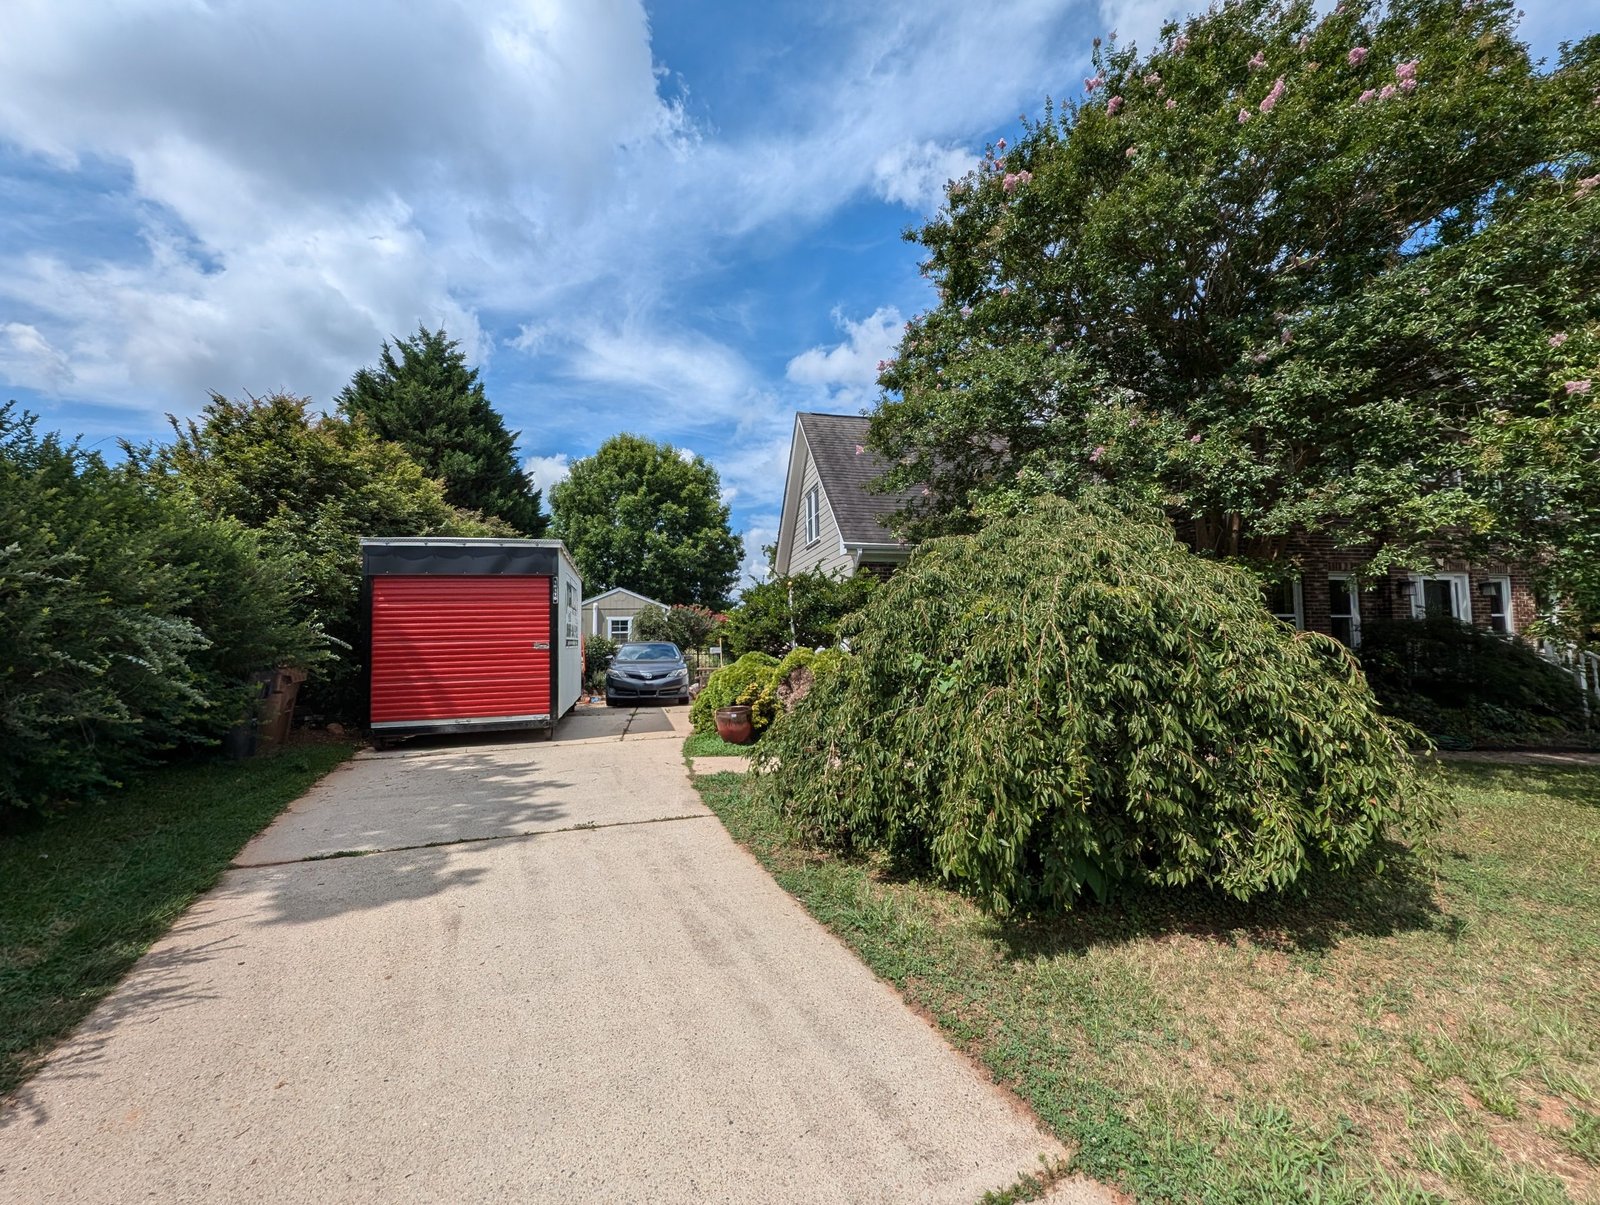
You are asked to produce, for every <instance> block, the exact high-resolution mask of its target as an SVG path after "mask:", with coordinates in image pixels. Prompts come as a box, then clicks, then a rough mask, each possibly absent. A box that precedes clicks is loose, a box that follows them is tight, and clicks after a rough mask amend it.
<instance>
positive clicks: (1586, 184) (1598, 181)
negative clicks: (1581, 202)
mask: <svg viewBox="0 0 1600 1205" xmlns="http://www.w3.org/2000/svg"><path fill="white" fill-rule="evenodd" d="M1597 188H1600V176H1589V177H1586V178H1585V179H1582V180H1579V181H1578V188H1577V193H1578V195H1579V196H1580V197H1586V196H1588V195H1589V194H1590V193H1592V192H1593V191H1594V190H1595V189H1597Z"/></svg>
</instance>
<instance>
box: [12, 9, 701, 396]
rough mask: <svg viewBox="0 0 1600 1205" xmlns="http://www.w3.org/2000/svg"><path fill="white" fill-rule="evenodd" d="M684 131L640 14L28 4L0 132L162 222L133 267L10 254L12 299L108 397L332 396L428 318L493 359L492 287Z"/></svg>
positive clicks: (15, 14) (19, 14)
mask: <svg viewBox="0 0 1600 1205" xmlns="http://www.w3.org/2000/svg"><path fill="white" fill-rule="evenodd" d="M682 131H683V123H682V120H681V116H680V114H679V113H678V111H677V109H676V107H675V106H674V105H672V104H671V103H669V102H667V101H666V100H664V99H663V98H662V97H661V96H660V95H658V93H657V78H656V75H655V73H654V66H653V63H652V58H651V50H650V39H649V27H648V22H647V19H646V15H645V13H644V10H643V7H642V5H641V4H640V3H638V2H637V0H617V2H614V3H609V4H606V5H598V6H597V5H592V4H588V3H583V2H581V0H548V2H544V3H539V4H533V5H530V4H528V3H525V2H523V0H495V2H491V3H485V4H480V5H476V6H474V7H473V9H472V12H471V15H470V16H469V14H468V13H467V12H466V11H465V10H463V9H461V8H460V6H459V5H457V4H455V3H453V2H451V0H418V2H417V3H413V4H410V5H408V6H407V10H406V13H405V15H404V18H403V19H396V18H395V16H394V14H374V13H372V12H369V11H365V6H360V5H355V4H333V5H330V4H326V3H323V2H322V0H285V2H283V3H277V4H273V5H268V6H258V7H250V8H247V9H233V8H231V7H224V8H220V9H210V8H203V7H197V6H193V5H189V4H185V3H177V2H174V0H130V2H127V3H123V4H120V5H118V6H115V7H114V8H110V9H108V8H107V7H106V6H105V5H103V4H100V3H96V2H95V0H75V2H74V0H11V3H10V5H9V6H8V9H7V17H6V37H5V38H4V39H3V40H0V138H4V139H8V140H10V141H11V142H13V143H14V144H16V145H17V146H19V147H20V148H22V149H23V150H24V151H27V152H33V153H36V154H39V155H42V156H45V157H47V158H49V159H52V160H53V161H55V162H57V163H58V164H61V165H65V166H71V165H72V164H73V163H75V162H76V161H77V160H78V159H79V158H80V157H82V156H84V155H96V156H101V157H105V158H108V159H110V160H113V161H120V162H123V163H126V164H127V165H128V166H129V168H130V169H131V172H132V176H133V181H134V188H135V190H136V192H137V193H138V194H139V196H141V197H142V198H144V199H145V200H146V201H147V202H154V204H155V208H154V209H150V210H149V211H148V212H149V218H148V223H147V227H146V229H145V231H144V238H145V241H146V244H147V249H148V255H147V256H146V257H145V258H143V259H142V260H135V261H129V260H127V259H123V260H119V261H117V262H116V263H114V264H111V263H107V264H94V263H90V264H88V265H83V264H82V262H81V260H78V261H75V262H74V263H73V265H72V266H69V265H68V263H67V262H66V261H65V260H64V259H63V258H59V257H55V256H52V255H50V254H47V253H36V254H33V255H31V256H24V257H15V256H14V257H12V258H10V259H9V260H5V261H0V281H3V284H0V300H4V301H5V302H8V303H9V305H10V307H11V308H13V309H16V310H19V311H22V312H26V314H27V315H28V317H29V319H30V320H31V321H32V322H33V324H34V325H35V326H37V327H38V329H39V330H40V331H41V332H42V334H43V336H44V337H46V338H48V339H49V340H50V341H51V342H52V343H53V344H54V345H55V346H56V347H57V348H58V349H59V350H60V351H61V353H62V354H63V355H64V356H66V357H67V358H68V361H69V363H70V364H71V366H72V367H73V369H74V371H75V372H76V375H77V378H78V381H77V384H78V385H79V387H80V388H81V389H82V390H83V391H84V392H85V394H86V395H87V396H92V397H94V398H95V400H99V401H114V400H117V398H119V397H121V398H126V399H128V400H130V401H137V402H138V403H140V404H150V402H151V400H154V402H155V404H156V405H163V404H167V405H170V404H172V402H173V401H174V400H176V399H178V398H183V397H190V398H193V399H194V400H195V401H196V402H198V401H200V400H203V398H204V392H203V391H204V390H205V389H207V388H218V389H223V390H238V389H244V388H249V389H252V390H256V391H259V390H262V389H268V388H273V387H276V386H279V385H284V386H289V387H292V388H296V389H298V390H300V391H310V392H315V393H318V394H322V395H326V394H327V393H329V392H331V391H332V390H334V389H336V388H337V387H338V386H339V385H341V384H342V383H343V381H344V380H345V379H346V378H347V376H348V374H349V372H350V371H351V370H352V368H353V367H354V366H355V365H358V364H360V363H365V362H367V361H370V360H371V359H372V358H373V357H374V356H375V355H376V353H377V347H378V343H379V341H381V339H383V338H384V337H386V336H389V335H391V334H396V333H402V334H403V333H407V332H409V331H410V330H412V329H414V328H415V326H416V324H417V323H418V322H419V321H422V322H428V323H430V324H433V323H439V322H443V323H445V324H446V325H447V326H448V328H449V330H450V332H451V334H452V335H453V336H454V337H456V338H459V339H461V340H462V342H463V344H464V345H466V346H467V347H468V348H469V349H472V350H475V351H477V352H478V353H479V355H478V358H479V359H480V360H481V359H482V356H483V355H485V354H487V352H488V346H487V344H486V342H485V341H484V340H483V338H482V336H481V333H480V331H479V328H478V321H477V317H476V311H477V309H478V308H479V306H480V304H481V300H482V298H483V297H486V296H491V295H493V294H494V293H495V292H496V291H497V290H499V289H502V288H503V287H504V282H505V281H506V280H508V279H512V278H514V277H515V276H516V275H517V274H519V273H520V272H522V271H523V270H525V269H526V267H527V265H528V264H529V262H530V261H533V260H537V259H539V258H541V257H549V256H550V255H551V254H552V249H553V246H554V241H555V240H554V237H553V235H554V232H555V231H557V230H560V229H565V228H570V227H571V226H573V225H581V224H582V223H583V222H585V221H587V220H588V218H589V215H590V214H591V213H592V212H593V211H594V209H595V208H596V207H597V204H596V203H597V199H598V198H600V197H602V196H603V195H605V194H606V193H607V191H608V189H609V184H610V181H611V180H612V179H613V178H614V176H615V174H616V172H617V169H618V163H619V160H622V159H625V158H626V157H627V156H629V155H630V154H637V153H639V152H640V151H641V149H643V148H648V147H658V148H659V147H660V146H662V145H664V144H667V143H670V142H672V141H673V140H674V139H676V138H678V137H680V136H681V134H682ZM552 165H554V167H555V170H551V168H552ZM174 225H176V226H178V227H180V228H181V229H182V230H183V232H184V235H185V237H184V238H181V239H179V238H174V237H173V236H172V234H171V230H172V228H173V227H174Z"/></svg>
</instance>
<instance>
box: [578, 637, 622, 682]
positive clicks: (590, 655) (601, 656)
mask: <svg viewBox="0 0 1600 1205" xmlns="http://www.w3.org/2000/svg"><path fill="white" fill-rule="evenodd" d="M616 655H617V642H616V641H615V640H612V639H611V638H610V637H609V636H587V637H585V638H584V641H583V681H584V684H585V685H586V686H588V687H589V688H590V689H591V690H604V689H605V685H606V666H608V665H610V664H611V658H613V657H615V656H616Z"/></svg>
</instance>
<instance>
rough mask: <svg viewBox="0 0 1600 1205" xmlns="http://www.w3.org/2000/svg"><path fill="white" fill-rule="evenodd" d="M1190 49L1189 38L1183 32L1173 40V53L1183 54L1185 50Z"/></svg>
mask: <svg viewBox="0 0 1600 1205" xmlns="http://www.w3.org/2000/svg"><path fill="white" fill-rule="evenodd" d="M1188 49H1189V39H1188V38H1186V37H1184V36H1183V35H1182V34H1181V33H1180V34H1179V35H1178V36H1177V37H1176V38H1174V39H1173V40H1172V53H1173V54H1182V53H1183V52H1184V51H1185V50H1188Z"/></svg>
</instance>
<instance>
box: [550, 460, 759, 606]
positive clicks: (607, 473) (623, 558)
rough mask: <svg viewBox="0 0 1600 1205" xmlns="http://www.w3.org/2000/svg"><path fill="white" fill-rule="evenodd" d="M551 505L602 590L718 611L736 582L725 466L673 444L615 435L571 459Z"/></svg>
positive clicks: (558, 529)
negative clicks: (720, 468)
mask: <svg viewBox="0 0 1600 1205" xmlns="http://www.w3.org/2000/svg"><path fill="white" fill-rule="evenodd" d="M550 507H551V511H552V513H553V517H554V534H555V535H557V536H559V537H560V538H561V539H562V540H563V541H565V542H566V545H567V548H568V550H569V551H571V553H572V558H573V560H575V561H577V562H578V565H579V566H580V567H581V568H582V570H583V580H584V585H585V588H586V589H589V590H591V591H592V592H594V593H599V592H601V591H603V590H609V589H611V588H612V587H614V586H623V587H626V588H627V589H629V590H634V591H637V592H638V593H640V594H644V595H647V596H649V597H651V598H662V599H668V600H672V601H674V602H683V603H699V604H701V605H702V606H707V607H720V606H721V605H722V604H723V602H724V601H725V600H726V599H727V597H728V593H729V591H731V590H732V589H733V585H734V582H735V581H736V580H737V579H738V574H739V561H740V558H742V557H743V556H744V541H743V540H742V539H740V537H738V536H736V535H734V534H733V532H732V531H730V530H729V528H728V507H727V504H726V503H724V502H723V501H722V482H721V479H720V478H718V476H717V470H716V469H714V468H712V467H711V465H710V464H709V463H707V461H706V460H705V458H704V457H702V456H695V457H693V458H692V459H688V460H686V459H684V457H683V456H682V455H680V453H679V450H678V449H677V448H674V447H673V446H672V445H671V444H658V443H653V442H652V441H650V440H648V439H641V438H640V437H639V436H637V435H614V436H612V437H611V438H610V439H608V440H606V442H605V443H603V444H601V445H600V449H599V450H598V451H597V452H596V453H595V454H594V455H593V456H589V457H585V458H584V459H583V460H579V461H577V462H576V463H574V464H573V466H572V473H571V475H570V476H569V477H568V478H567V479H566V480H565V481H563V482H561V483H560V484H559V485H557V486H556V487H555V488H554V489H553V490H551V491H550Z"/></svg>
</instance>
